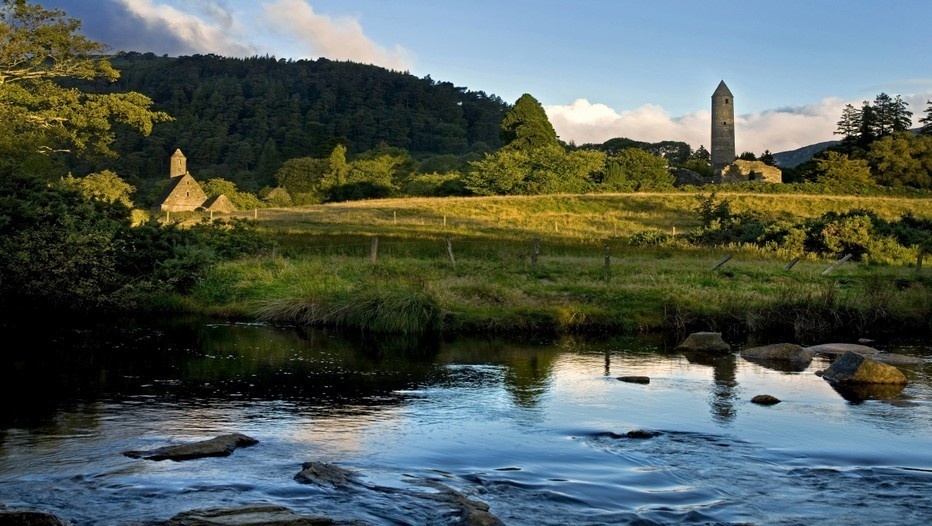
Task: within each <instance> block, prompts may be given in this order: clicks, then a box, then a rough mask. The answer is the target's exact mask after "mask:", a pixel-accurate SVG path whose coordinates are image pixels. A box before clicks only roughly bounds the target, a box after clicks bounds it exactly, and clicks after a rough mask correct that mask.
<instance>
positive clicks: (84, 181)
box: [62, 170, 136, 207]
mask: <svg viewBox="0 0 932 526" xmlns="http://www.w3.org/2000/svg"><path fill="white" fill-rule="evenodd" d="M62 183H63V184H64V185H65V186H69V187H72V188H75V189H77V190H78V191H80V192H81V194H83V195H84V197H85V198H86V199H93V200H98V201H104V202H107V203H112V202H114V201H116V202H120V203H122V204H123V205H125V206H126V207H132V206H133V200H132V195H133V192H135V191H136V189H135V188H134V187H133V186H132V185H130V184H128V183H127V182H126V181H124V180H123V179H120V176H119V175H117V174H115V173H113V172H111V171H110V170H102V171H100V172H94V173H92V174H89V175H86V176H84V177H81V178H78V179H76V178H74V177H73V176H72V175H71V174H68V176H67V177H65V178H64V179H62Z"/></svg>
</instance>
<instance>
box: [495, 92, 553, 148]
mask: <svg viewBox="0 0 932 526" xmlns="http://www.w3.org/2000/svg"><path fill="white" fill-rule="evenodd" d="M501 130H502V131H501V139H502V144H504V145H505V146H507V147H509V148H517V149H520V150H530V149H535V148H543V147H547V146H559V144H560V143H559V141H558V140H557V132H556V131H554V129H553V125H551V124H550V120H549V119H548V118H547V113H546V112H545V111H544V107H543V106H541V104H540V102H538V101H537V99H535V98H534V97H532V96H531V95H528V94H527V93H525V94H524V95H521V97H520V98H519V99H518V100H517V101H516V102H515V105H514V107H512V108H511V109H510V110H509V111H508V112H507V113H506V114H505V118H504V119H503V120H502V125H501Z"/></svg>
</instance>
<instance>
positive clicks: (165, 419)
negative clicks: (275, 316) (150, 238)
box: [0, 320, 932, 525]
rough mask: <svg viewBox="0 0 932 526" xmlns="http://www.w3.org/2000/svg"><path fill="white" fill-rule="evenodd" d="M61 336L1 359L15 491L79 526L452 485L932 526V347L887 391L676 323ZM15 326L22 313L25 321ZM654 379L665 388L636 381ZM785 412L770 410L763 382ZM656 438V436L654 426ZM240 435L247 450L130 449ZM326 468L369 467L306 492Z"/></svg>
mask: <svg viewBox="0 0 932 526" xmlns="http://www.w3.org/2000/svg"><path fill="white" fill-rule="evenodd" d="M113 325H117V326H118V327H119V330H115V329H114V328H113V327H107V326H96V327H81V328H78V329H74V328H69V329H61V330H49V331H46V332H45V333H43V334H36V335H34V336H35V338H34V340H33V341H32V342H31V343H30V344H29V345H27V346H23V347H19V348H14V349H7V350H6V351H5V355H6V356H7V357H8V358H7V360H6V363H5V366H4V368H3V372H2V373H0V381H2V388H0V389H2V391H0V394H2V395H3V402H2V410H0V504H5V505H6V506H8V507H11V508H38V509H43V510H46V511H50V512H52V513H55V514H57V515H59V516H61V517H63V518H65V519H68V520H70V521H72V522H73V523H74V524H114V525H117V524H119V525H122V524H129V523H139V522H145V521H158V520H166V519H168V518H170V517H171V516H173V515H174V514H176V513H179V512H182V511H186V510H190V509H194V508H204V507H216V506H234V505H241V504H255V503H271V504H280V505H284V506H287V507H289V508H291V509H293V510H295V511H297V512H299V513H309V514H322V515H327V516H330V517H333V518H336V519H341V520H361V521H364V522H367V523H370V524H453V523H455V520H456V514H455V513H454V510H451V509H446V508H444V506H442V505H440V506H438V504H437V501H436V500H432V499H430V498H426V497H425V496H426V495H429V494H431V493H433V492H436V491H437V488H438V486H437V484H442V485H443V486H446V487H449V488H452V489H455V490H456V491H458V492H460V493H462V494H464V495H466V496H467V497H469V498H471V499H474V500H478V501H481V502H485V503H487V504H488V505H489V506H490V511H491V512H492V513H493V514H494V515H496V516H497V517H499V518H500V519H501V520H502V521H504V522H505V523H506V524H534V525H537V524H554V525H557V524H560V525H563V524H682V523H691V524H712V523H714V524H739V523H741V524H747V523H750V524H814V523H836V524H870V523H878V524H920V523H925V522H927V521H928V519H929V518H930V517H932V494H930V492H929V491H928V488H929V487H932V486H930V484H932V448H930V447H929V446H930V437H932V387H930V385H932V382H930V376H929V373H930V367H929V361H930V360H932V348H930V347H927V346H921V345H908V344H905V343H902V342H900V343H892V342H881V343H878V344H877V345H878V347H881V348H882V349H883V350H888V351H896V352H901V353H904V354H911V355H915V356H922V357H925V358H926V364H925V365H919V366H909V367H906V366H901V369H902V370H903V371H904V372H905V373H906V374H907V376H908V377H909V379H910V383H909V384H908V385H907V386H906V388H905V389H903V390H902V391H900V392H894V393H892V394H890V393H888V394H885V395H884V396H886V397H890V399H887V400H870V399H869V400H862V399H859V398H856V397H854V396H852V395H851V394H850V393H839V392H838V391H836V390H835V389H833V387H832V386H831V385H830V384H829V383H828V382H826V381H824V380H822V379H821V378H819V377H818V376H816V375H815V371H816V370H818V369H824V368H825V367H826V366H827V365H828V362H827V361H826V360H825V359H821V358H819V359H816V360H815V361H814V362H813V364H812V365H811V366H810V367H808V368H807V369H806V370H804V371H796V372H786V371H780V370H775V369H772V368H767V367H763V366H760V365H756V364H754V363H751V362H748V361H745V360H744V359H742V358H740V357H738V356H736V355H729V356H725V357H720V358H711V357H707V356H702V355H684V354H682V353H678V352H675V351H673V350H671V349H670V348H669V344H664V341H663V339H662V338H661V337H640V338H606V339H597V340H594V339H583V338H564V339H561V340H559V341H553V342H537V343H526V342H506V341H501V340H481V339H458V340H454V341H436V340H426V341H411V340H394V339H385V338H380V339H368V340H355V341H349V340H347V339H345V338H342V337H338V336H332V335H327V334H324V333H320V332H315V331H306V330H298V329H294V328H277V327H271V326H266V325H251V324H217V323H205V322H203V321H199V320H188V321H172V322H169V321H159V322H158V323H147V324H132V323H119V324H113ZM7 329H8V330H15V328H10V327H8V328H7ZM624 375H646V376H649V377H650V383H649V384H647V385H642V384H629V383H624V382H620V381H618V380H617V379H616V377H618V376H624ZM764 393H766V394H771V395H774V396H776V397H778V398H780V399H781V400H783V402H782V403H780V404H778V405H775V406H771V407H764V406H758V405H755V404H752V403H751V402H750V399H751V398H752V397H753V396H755V395H757V394H764ZM634 430H644V431H647V432H648V433H647V434H648V435H654V436H652V437H651V438H632V437H629V436H628V435H627V433H628V432H630V431H634ZM228 432H241V433H245V434H247V435H250V436H252V437H254V438H256V439H258V440H259V441H260V444H259V445H257V446H254V447H250V448H245V449H239V450H237V451H235V452H234V453H233V454H232V455H231V456H229V457H225V458H208V459H200V460H193V461H188V462H171V461H165V462H153V461H146V460H138V459H131V458H128V457H125V456H123V455H122V454H121V453H122V452H123V451H126V450H140V449H151V448H155V447H160V446H163V445H167V444H175V443H182V442H188V441H194V440H203V439H206V438H211V437H213V436H216V435H218V434H223V433H228ZM307 461H322V462H332V463H335V464H337V465H339V466H341V467H344V468H347V469H350V470H353V471H355V472H357V473H358V474H359V478H358V480H357V482H355V483H353V484H352V485H350V486H349V487H346V488H333V487H321V486H315V485H304V484H299V483H297V482H295V481H294V480H293V476H294V475H295V474H296V473H297V472H298V471H300V469H301V464H302V463H303V462H307Z"/></svg>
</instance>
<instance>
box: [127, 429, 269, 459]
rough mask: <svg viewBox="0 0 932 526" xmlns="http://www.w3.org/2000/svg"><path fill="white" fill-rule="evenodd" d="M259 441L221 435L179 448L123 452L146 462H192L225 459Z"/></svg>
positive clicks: (231, 435)
mask: <svg viewBox="0 0 932 526" xmlns="http://www.w3.org/2000/svg"><path fill="white" fill-rule="evenodd" d="M258 443H259V441H258V440H256V439H254V438H251V437H248V436H246V435H243V434H240V433H231V434H229V435H221V436H218V437H216V438H212V439H210V440H203V441H201V442H194V443H191V444H182V445H179V446H165V447H160V448H158V449H153V450H151V451H124V452H123V454H124V455H126V456H127V457H130V458H142V459H146V460H175V461H180V460H192V459H196V458H204V457H225V456H228V455H229V454H231V453H233V450H235V449H236V448H239V447H248V446H254V445H256V444H258Z"/></svg>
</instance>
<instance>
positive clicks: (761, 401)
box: [751, 394, 781, 405]
mask: <svg viewBox="0 0 932 526" xmlns="http://www.w3.org/2000/svg"><path fill="white" fill-rule="evenodd" d="M780 401H781V400H780V399H779V398H777V397H776V396H772V395H769V394H762V395H757V396H755V397H754V398H752V399H751V403H754V404H758V405H774V404H779V403H780Z"/></svg>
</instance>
